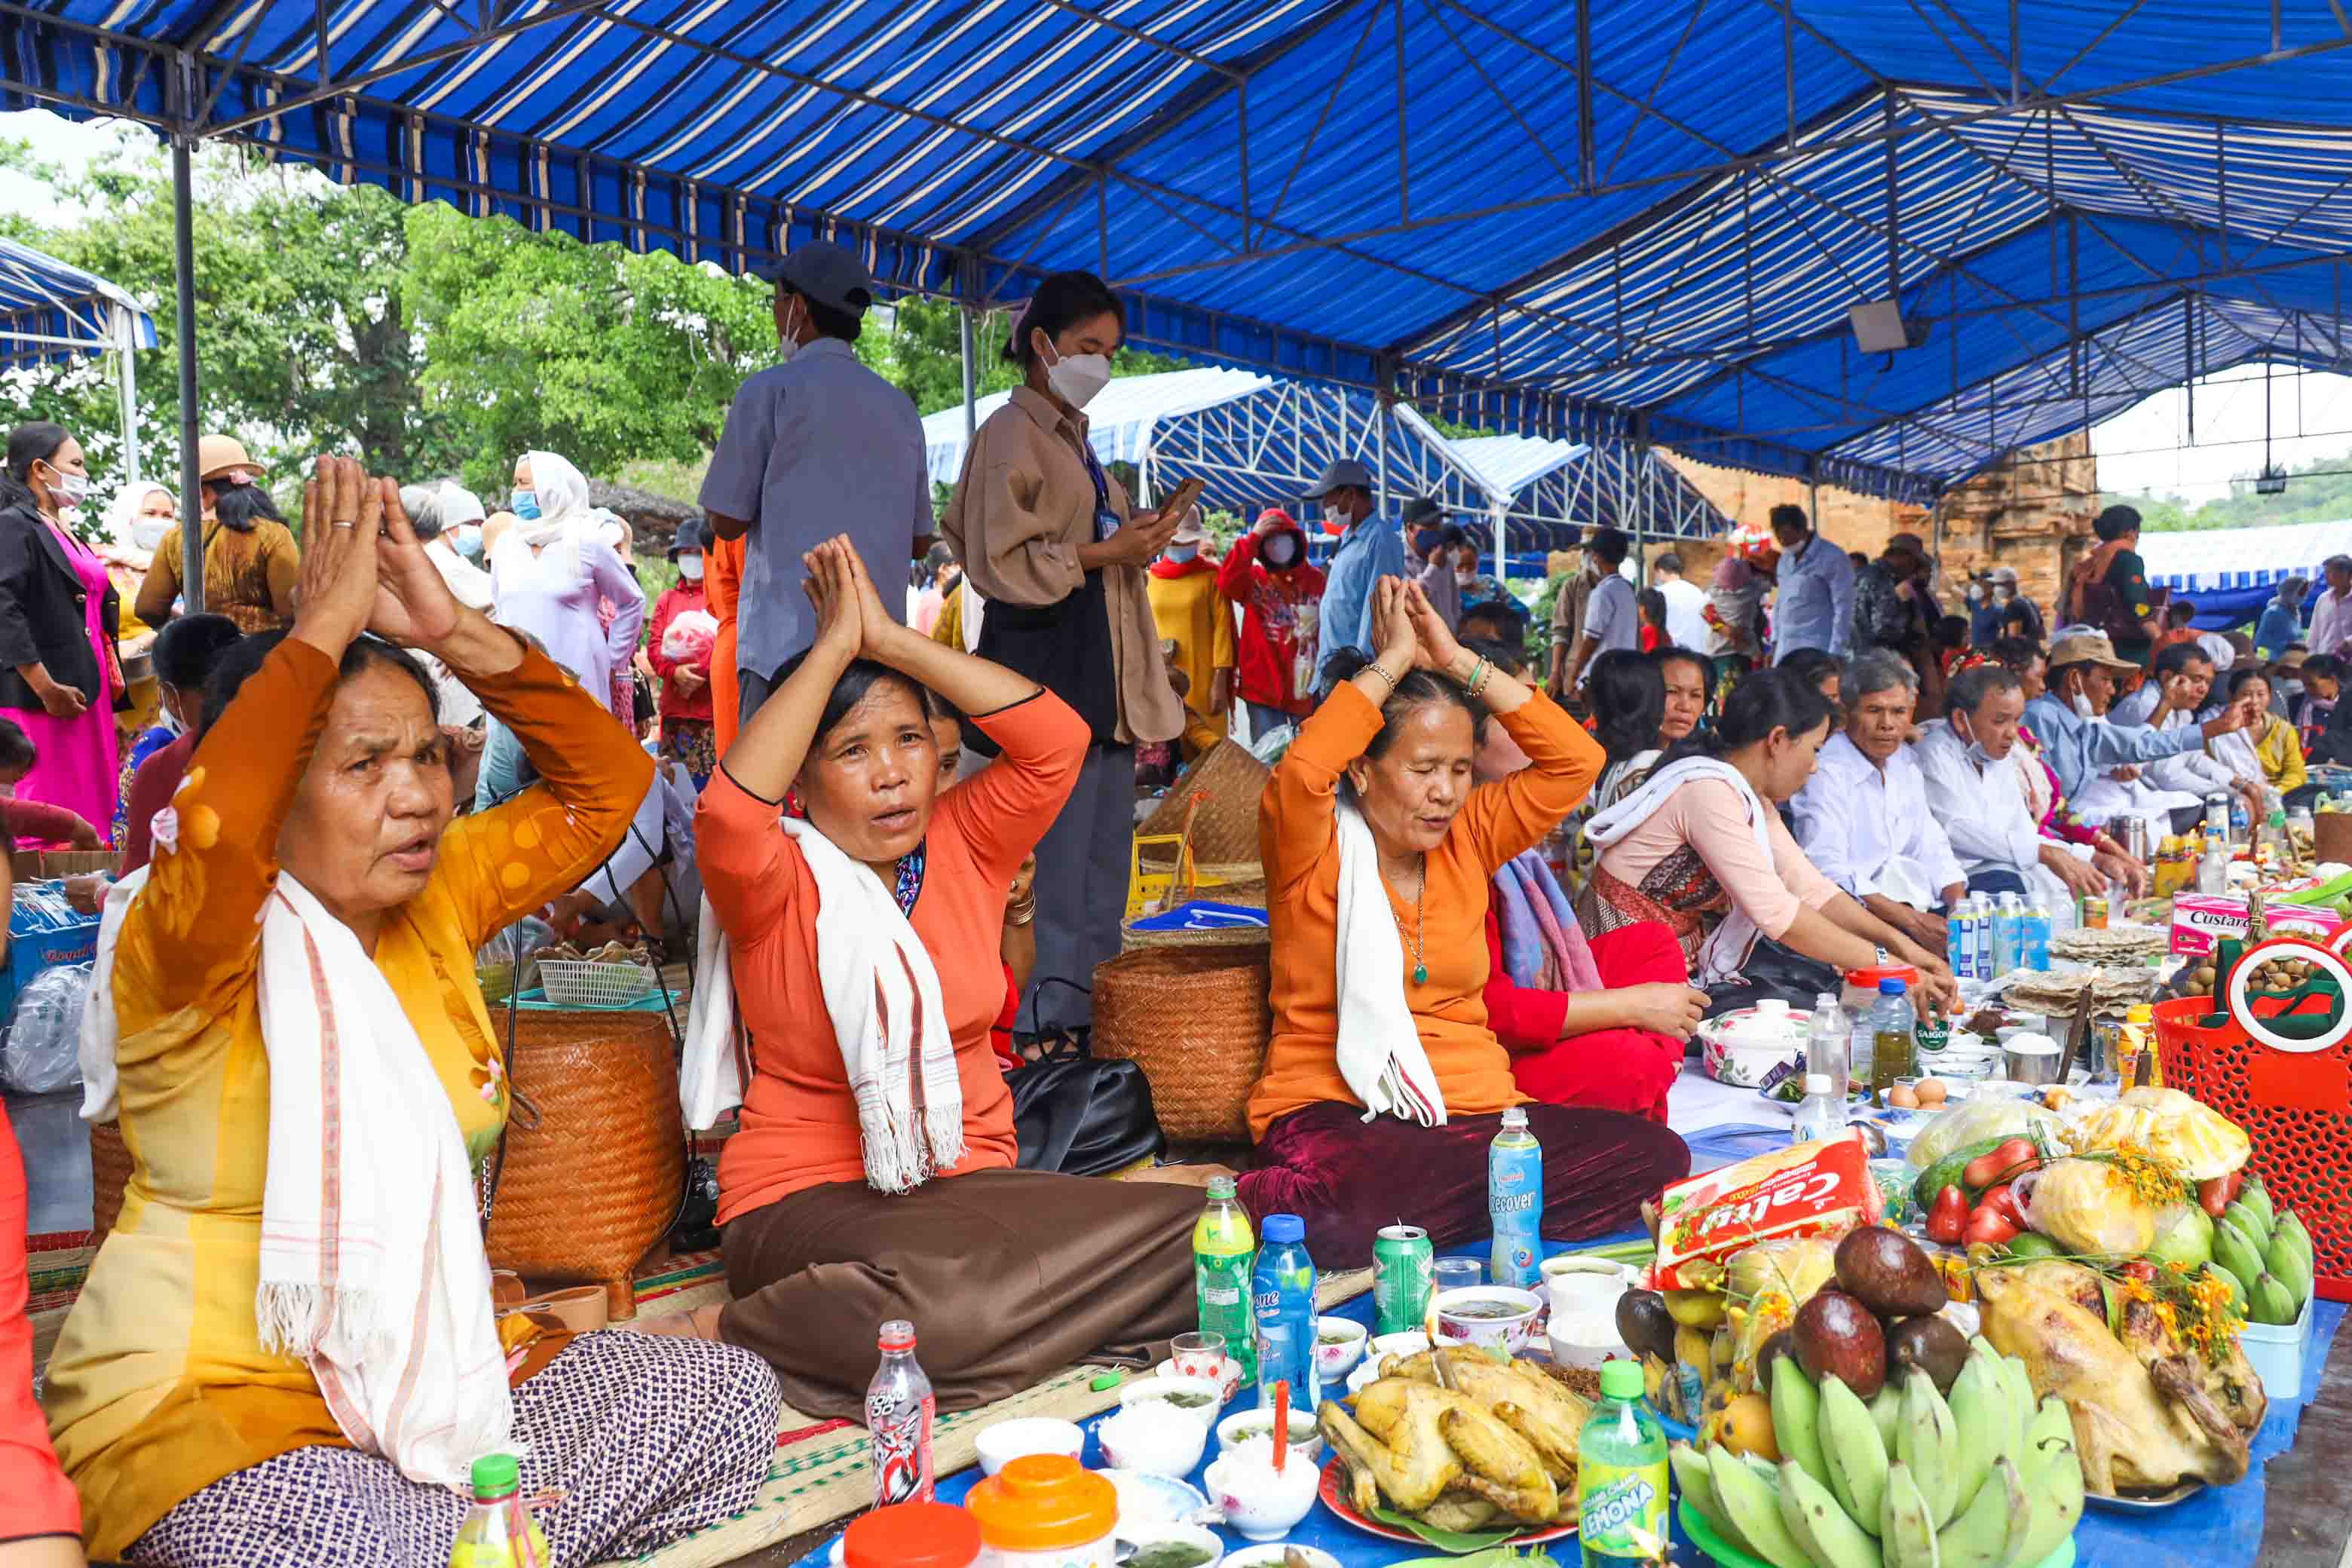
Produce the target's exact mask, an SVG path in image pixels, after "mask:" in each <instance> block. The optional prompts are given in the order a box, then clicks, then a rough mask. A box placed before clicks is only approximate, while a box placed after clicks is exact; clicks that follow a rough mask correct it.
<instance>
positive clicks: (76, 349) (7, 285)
mask: <svg viewBox="0 0 2352 1568" xmlns="http://www.w3.org/2000/svg"><path fill="white" fill-rule="evenodd" d="M156 342H157V340H156V337H155V322H154V319H153V318H152V317H151V316H149V315H148V314H147V312H146V311H145V310H141V309H140V308H139V301H138V300H133V299H132V298H131V296H130V295H129V294H128V293H126V292H125V291H124V290H123V289H120V288H118V287H117V286H115V285H114V284H112V283H109V282H108V281H107V280H106V279H103V278H100V277H99V276H97V275H96V274H95V273H89V272H84V271H83V270H82V269H81V268H79V267H73V266H68V264H67V263H65V262H62V261H59V260H58V258H56V257H54V256H45V255H43V254H42V253H41V252H40V251H37V250H35V249H34V248H33V247H30V246H28V245H19V244H18V243H17V242H16V241H15V240H13V239H6V238H0V369H13V368H15V367H16V366H18V365H32V364H46V363H50V362H53V361H57V360H64V359H73V358H77V357H79V356H80V355H83V354H100V353H111V354H113V355H114V356H115V371H116V375H115V393H116V396H117V398H118V400H119V401H120V402H121V406H122V469H123V477H124V478H125V479H130V480H131V481H134V482H135V481H136V480H137V479H139V477H140V474H139V392H138V387H137V385H136V384H135V383H134V381H133V379H132V373H131V350H133V349H152V348H153V347H154V346H155V345H156Z"/></svg>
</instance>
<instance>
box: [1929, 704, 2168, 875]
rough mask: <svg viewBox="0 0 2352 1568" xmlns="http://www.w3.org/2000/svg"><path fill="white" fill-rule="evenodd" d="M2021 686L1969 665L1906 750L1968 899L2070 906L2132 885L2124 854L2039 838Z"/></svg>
mask: <svg viewBox="0 0 2352 1568" xmlns="http://www.w3.org/2000/svg"><path fill="white" fill-rule="evenodd" d="M2024 716H2025V689H2024V688H2023V687H2022V686H2021V685H2020V684H2019V682H2018V679H2017V677H2016V676H2014V675H2012V674H2011V673H2010V672H2009V671H2008V670H2006V669H2004V668H2001V667H2000V665H1997V664H1983V665H1977V666H1974V667H1972V668H1968V669H1964V670H1961V671H1960V672H1959V673H1958V675H1955V676H1954V677H1952V679H1951V683H1950V684H1949V685H1948V686H1947V687H1945V689H1944V717H1943V718H1942V719H1940V720H1938V721H1935V722H1933V723H1930V724H1928V725H1927V726H1926V727H1925V728H1924V729H1923V730H1922V731H1921V733H1920V736H1919V739H1918V741H1917V742H1915V743H1914V744H1913V745H1912V747H1911V752H1912V756H1913V758H1914V759H1915V760H1916V763H1917V765H1918V768H1919V772H1920V775H1921V778H1922V781H1923V783H1924V784H1925V786H1926V790H1927V813H1928V815H1929V816H1933V817H1934V818H1935V819H1936V820H1937V822H1938V823H1940V824H1942V826H1943V831H1944V836H1945V838H1946V839H1947V840H1948V842H1949V843H1950V845H1951V847H1952V853H1953V854H1954V855H1955V856H1957V857H1958V859H1959V862H1960V868H1961V870H1962V871H1963V872H1964V873H1966V875H1967V877H1968V884H1969V891H1970V892H1972V893H2004V892H2006V893H2026V892H2032V893H2036V894H2039V895H2040V896H2042V898H2044V899H2063V900H2068V901H2072V900H2073V899H2074V897H2075V896H2076V895H2077V894H2092V893H2104V892H2105V891H2106V889H2107V884H2108V882H2109V880H2110V879H2122V880H2124V881H2126V882H2128V881H2131V880H2133V879H2132V877H2131V875H2130V869H2129V868H2128V867H2127V866H2126V863H2125V861H2124V859H2123V858H2122V856H2121V855H2120V854H2117V853H2112V852H2110V851H2108V850H2106V849H2105V848H2100V849H2097V850H2094V848H2093V847H2092V846H2090V845H2087V844H2063V843H2060V842H2059V841H2057V840H2056V839H2053V838H2044V837H2042V831H2041V828H2040V827H2039V826H2037V825H2036V823H2035V822H2034V819H2033V812H2032V807H2030V806H2028V805H2026V795H2025V790H2024V788H2023V786H2022V784H2021V782H2020V780H2019V777H2018V769H2019V768H2020V766H2021V765H2031V764H2026V763H2025V760H2024V759H2023V758H2022V757H2021V754H2020V753H2019V752H2018V750H2017V730H2018V725H2019V723H2020V721H2021V720H2022V719H2023V718H2024Z"/></svg>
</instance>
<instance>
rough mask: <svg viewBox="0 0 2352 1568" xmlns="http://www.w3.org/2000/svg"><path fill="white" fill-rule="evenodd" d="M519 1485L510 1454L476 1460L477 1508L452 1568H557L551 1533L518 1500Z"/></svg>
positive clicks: (453, 1552) (453, 1553) (461, 1532)
mask: <svg viewBox="0 0 2352 1568" xmlns="http://www.w3.org/2000/svg"><path fill="white" fill-rule="evenodd" d="M521 1486H522V1477H521V1474H520V1471H519V1470H518V1469H517V1468H516V1466H515V1457H514V1456H513V1455H512V1454H485V1455H483V1456H482V1457H481V1458H478V1459H476V1460H475V1461H474V1506H473V1507H472V1508H471V1509H470V1510H467V1514H466V1522H465V1523H464V1524H463V1525H461V1526H459V1527H458V1530H457V1544H456V1545H454V1546H452V1547H451V1548H450V1549H449V1568H555V1548H554V1547H552V1546H551V1545H549V1544H548V1540H547V1532H546V1531H543V1530H541V1529H540V1528H539V1521H537V1520H535V1519H533V1518H531V1516H530V1510H529V1509H528V1508H525V1507H524V1506H523V1500H522V1499H521V1498H520V1497H519V1496H518V1495H516V1494H517V1493H518V1492H519V1491H520V1489H521Z"/></svg>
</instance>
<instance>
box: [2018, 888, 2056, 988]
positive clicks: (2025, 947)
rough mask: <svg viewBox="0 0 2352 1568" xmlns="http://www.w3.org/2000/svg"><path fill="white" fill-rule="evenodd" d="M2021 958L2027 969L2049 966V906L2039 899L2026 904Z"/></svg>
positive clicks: (2046, 967)
mask: <svg viewBox="0 0 2352 1568" xmlns="http://www.w3.org/2000/svg"><path fill="white" fill-rule="evenodd" d="M2020 951H2021V961H2022V963H2023V964H2024V966H2025V967H2026V968H2028V969H2042V970H2046V969H2048V968H2049V967H2050V907H2049V906H2048V905H2047V904H2044V903H2043V902H2042V900H2040V899H2036V900H2033V902H2032V903H2031V904H2029V905H2027V906H2026V910H2025V929H2024V937H2023V941H2022V942H2021V943H2020Z"/></svg>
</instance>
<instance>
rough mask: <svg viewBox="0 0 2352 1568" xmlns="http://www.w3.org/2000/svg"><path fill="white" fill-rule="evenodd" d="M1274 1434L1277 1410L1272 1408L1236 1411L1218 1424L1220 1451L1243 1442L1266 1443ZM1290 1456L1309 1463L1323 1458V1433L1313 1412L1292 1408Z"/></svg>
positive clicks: (1222, 1451)
mask: <svg viewBox="0 0 2352 1568" xmlns="http://www.w3.org/2000/svg"><path fill="white" fill-rule="evenodd" d="M1273 1436H1274V1412H1273V1411H1272V1410H1271V1409H1259V1410H1237V1411H1235V1412H1234V1414H1232V1415H1228V1416H1226V1417H1225V1418H1224V1419H1223V1421H1220V1422H1218V1423H1217V1452H1219V1453H1220V1454H1222V1453H1224V1452H1226V1451H1227V1450H1228V1449H1232V1448H1237V1447H1241V1446H1242V1445H1243V1444H1244V1443H1253V1442H1265V1441H1267V1440H1268V1439H1270V1438H1271V1437H1273ZM1290 1457H1291V1458H1294V1459H1304V1460H1305V1461H1307V1463H1308V1464H1310V1465H1312V1464H1319V1463H1321V1462H1322V1458H1323V1434H1322V1432H1321V1431H1320V1430H1318V1428H1317V1426H1316V1425H1315V1415H1314V1412H1312V1411H1308V1410H1293V1411H1292V1412H1291V1413H1290Z"/></svg>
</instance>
